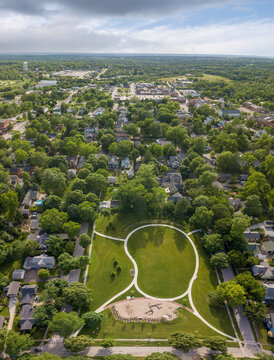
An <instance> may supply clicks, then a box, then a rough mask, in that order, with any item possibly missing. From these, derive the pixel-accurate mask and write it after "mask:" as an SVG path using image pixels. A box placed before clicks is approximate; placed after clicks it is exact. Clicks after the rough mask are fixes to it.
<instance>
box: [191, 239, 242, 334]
mask: <svg viewBox="0 0 274 360" xmlns="http://www.w3.org/2000/svg"><path fill="white" fill-rule="evenodd" d="M192 239H193V240H194V243H195V245H196V248H197V250H198V253H199V271H198V278H197V279H196V280H195V281H194V284H193V287H192V298H193V302H194V305H195V307H196V309H197V310H198V312H199V313H200V314H201V315H202V317H203V318H204V319H206V320H207V321H208V322H209V323H210V324H211V325H213V326H214V327H216V328H217V329H219V330H221V331H223V332H225V333H226V334H228V335H231V336H235V334H234V331H233V328H232V325H231V322H230V319H229V317H228V314H227V311H226V308H225V306H222V307H220V308H213V307H211V306H209V295H208V293H209V292H210V291H213V290H215V288H216V286H217V285H218V281H217V277H216V274H215V271H214V269H213V268H212V266H211V265H210V262H209V255H208V253H207V252H206V250H205V249H204V247H203V246H202V243H201V240H200V234H195V235H194V236H192Z"/></svg>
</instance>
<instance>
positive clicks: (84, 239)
mask: <svg viewBox="0 0 274 360" xmlns="http://www.w3.org/2000/svg"><path fill="white" fill-rule="evenodd" d="M90 242H91V239H90V236H88V234H81V235H80V236H79V244H80V245H81V246H82V247H83V248H84V249H86V248H87V247H88V246H89V245H90Z"/></svg>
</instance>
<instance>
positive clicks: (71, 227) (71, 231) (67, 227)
mask: <svg viewBox="0 0 274 360" xmlns="http://www.w3.org/2000/svg"><path fill="white" fill-rule="evenodd" d="M80 228H81V226H80V225H79V224H77V223H76V222H74V221H69V222H67V223H64V225H63V230H64V232H65V233H67V234H68V237H69V239H70V240H74V239H75V237H76V236H77V235H78V234H79V231H80Z"/></svg>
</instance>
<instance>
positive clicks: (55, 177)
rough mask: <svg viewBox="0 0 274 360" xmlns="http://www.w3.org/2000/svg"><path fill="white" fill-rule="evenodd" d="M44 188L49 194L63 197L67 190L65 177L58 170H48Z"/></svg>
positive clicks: (45, 172)
mask: <svg viewBox="0 0 274 360" xmlns="http://www.w3.org/2000/svg"><path fill="white" fill-rule="evenodd" d="M42 186H43V188H44V189H45V191H46V193H47V194H53V195H58V196H62V195H63V194H64V191H65V188H66V179H65V175H64V174H63V173H62V171H61V170H60V169H58V168H51V169H46V170H45V171H44V174H43V180H42Z"/></svg>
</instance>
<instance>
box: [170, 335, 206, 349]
mask: <svg viewBox="0 0 274 360" xmlns="http://www.w3.org/2000/svg"><path fill="white" fill-rule="evenodd" d="M169 343H170V345H171V346H172V347H174V348H175V349H179V350H183V351H184V352H188V351H189V350H190V349H197V348H199V347H201V345H202V343H201V341H200V340H199V339H198V338H197V337H196V336H195V335H193V334H190V333H184V332H180V331H177V332H174V333H173V334H171V335H170V338H169Z"/></svg>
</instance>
